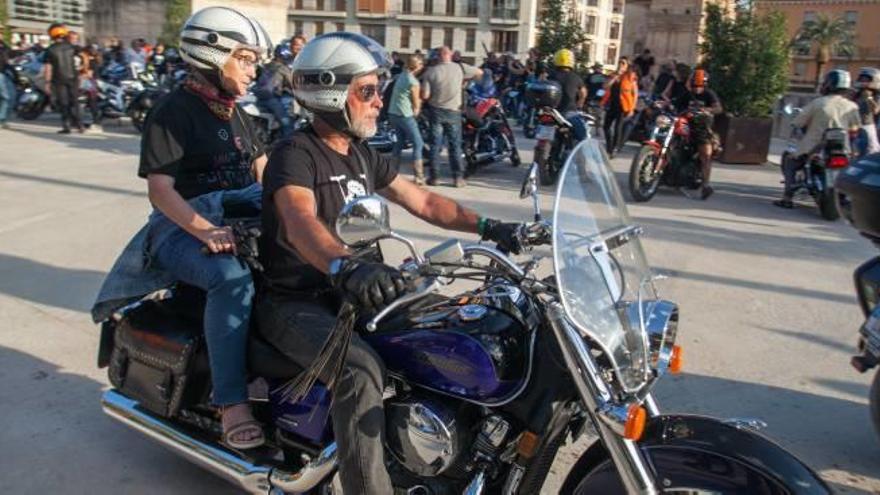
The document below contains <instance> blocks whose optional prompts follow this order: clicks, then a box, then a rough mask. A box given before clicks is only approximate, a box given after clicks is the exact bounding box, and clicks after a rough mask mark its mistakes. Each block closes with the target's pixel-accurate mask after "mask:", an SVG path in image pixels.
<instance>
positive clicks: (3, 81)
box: [0, 72, 15, 124]
mask: <svg viewBox="0 0 880 495" xmlns="http://www.w3.org/2000/svg"><path fill="white" fill-rule="evenodd" d="M13 108H15V84H14V83H13V82H12V79H10V78H9V76H8V75H6V74H5V73H3V72H0V124H2V123H5V122H6V121H7V120H9V112H11V111H12V109H13Z"/></svg>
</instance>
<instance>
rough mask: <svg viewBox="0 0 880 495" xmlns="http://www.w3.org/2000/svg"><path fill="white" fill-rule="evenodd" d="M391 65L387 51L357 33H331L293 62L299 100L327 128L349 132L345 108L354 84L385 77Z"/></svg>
mask: <svg viewBox="0 0 880 495" xmlns="http://www.w3.org/2000/svg"><path fill="white" fill-rule="evenodd" d="M391 65H392V62H391V58H390V57H389V56H388V53H387V52H386V51H385V48H384V47H383V46H382V45H380V44H379V43H377V42H376V41H375V40H373V39H371V38H368V37H366V36H364V35H362V34H357V33H345V32H337V33H328V34H324V35H322V36H318V37H317V38H315V39H313V40H312V41H309V42H308V43H306V45H305V46H304V47H303V49H302V51H301V52H300V53H299V55H297V57H296V59H295V60H294V61H293V66H292V68H293V86H294V96H295V98H296V100H297V101H298V102H299V103H300V105H302V106H303V107H305V108H306V109H308V110H311V111H312V112H314V113H315V114H316V115H318V116H319V117H321V118H322V119H323V120H324V121H326V122H327V123H328V124H330V125H332V126H334V127H336V128H338V129H339V130H341V131H348V130H349V129H348V127H349V125H350V121H349V118H348V111H347V108H346V105H345V102H346V100H347V99H348V90H349V86H350V84H351V82H352V81H353V80H355V79H356V78H358V77H361V76H364V75H367V74H373V73H376V74H379V75H382V74H384V73H385V72H386V71H387V70H388V69H389V68H390V67H391Z"/></svg>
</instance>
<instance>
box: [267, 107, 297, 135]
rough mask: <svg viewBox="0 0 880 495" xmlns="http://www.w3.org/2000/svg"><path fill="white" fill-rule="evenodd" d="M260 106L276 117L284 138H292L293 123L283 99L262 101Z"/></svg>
mask: <svg viewBox="0 0 880 495" xmlns="http://www.w3.org/2000/svg"><path fill="white" fill-rule="evenodd" d="M259 105H260V106H262V107H263V108H265V109H266V110H268V111H269V112H270V113H271V114H272V115H273V116H274V117H275V120H277V121H278V123H279V124H281V136H282V137H287V136H290V135H291V134H292V133H293V122H291V120H290V115H289V114H288V112H287V108H285V107H284V102H283V101H282V100H281V98H265V99H260V100H259Z"/></svg>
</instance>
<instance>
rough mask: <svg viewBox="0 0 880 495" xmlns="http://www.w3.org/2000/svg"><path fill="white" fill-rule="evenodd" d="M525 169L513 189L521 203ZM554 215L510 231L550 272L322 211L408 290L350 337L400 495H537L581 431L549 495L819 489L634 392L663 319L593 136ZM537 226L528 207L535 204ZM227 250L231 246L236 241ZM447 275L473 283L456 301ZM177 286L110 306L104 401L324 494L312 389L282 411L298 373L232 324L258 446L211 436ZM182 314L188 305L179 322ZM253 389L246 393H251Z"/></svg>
mask: <svg viewBox="0 0 880 495" xmlns="http://www.w3.org/2000/svg"><path fill="white" fill-rule="evenodd" d="M537 175H538V172H537V166H533V167H532V169H531V171H530V173H529V175H528V177H527V179H526V181H525V183H524V185H523V191H522V194H521V196H528V195H529V194H531V195H532V199H533V201H534V204H535V205H537V203H538V200H537V184H536V183H537ZM559 181H560V184H559V187H558V193H557V197H556V202H555V205H556V206H555V211H554V212H553V217H552V218H553V221H552V226H551V225H550V224H549V223H547V222H544V221H538V222H535V223H532V224H529V225H528V227H525V228H523V229H522V230H521V232H520V236H521V238H522V240H523V242H524V244H526V245H529V246H536V245H541V244H547V243H551V244H552V250H553V258H552V259H553V260H554V267H553V275H551V276H549V277H543V276H538V275H537V274H536V270H537V269H538V268H539V265H540V259H539V258H537V257H534V258H531V259H529V260H528V261H527V262H525V263H519V262H517V261H515V260H514V259H512V258H510V257H509V256H507V255H505V254H504V253H502V252H500V251H498V250H497V249H493V248H491V247H489V246H485V245H467V246H465V245H462V243H461V242H460V241H457V240H454V239H451V240H448V241H446V242H444V243H442V244H440V245H438V246H436V247H434V248H432V249H430V250H429V251H427V252H425V253H424V254H420V253H419V252H417V250H416V249H415V247H414V245H413V243H412V242H411V241H409V240H406V239H402V238H401V236H399V235H398V234H396V233H394V232H393V231H392V230H391V229H390V227H389V221H390V220H389V209H388V206H387V204H386V203H385V202H384V200H382V199H381V198H380V197H378V196H375V195H371V196H363V197H359V198H356V199H354V200H353V201H351V202H349V203H348V204H347V205H346V206H345V207H344V209H343V211H342V213H341V214H340V217H339V221H338V222H337V224H336V232H337V234H338V236H339V238H340V239H342V240H343V241H344V242H345V243H346V244H348V245H349V246H351V247H352V248H353V249H359V248H362V247H364V246H367V245H370V244H373V243H375V242H376V241H377V240H379V239H387V238H395V239H398V240H403V242H405V243H406V244H407V246H409V248H410V250H411V253H412V258H411V260H408V261H406V262H405V263H404V265H403V266H402V267H401V269H402V270H403V272H404V273H405V275H406V277H407V279H408V280H409V283H410V285H411V289H412V290H411V292H409V293H408V294H406V295H404V296H403V297H401V298H400V299H398V300H397V301H395V302H394V303H392V304H391V305H390V306H388V307H387V308H385V309H383V310H382V311H380V312H379V313H377V314H371V315H361V316H362V317H363V319H364V320H366V324H365V325H364V326H363V327H359V328H360V332H359V333H360V335H361V337H362V338H363V339H365V340H366V341H367V342H368V343H369V344H370V345H371V347H372V348H373V349H375V351H376V352H377V353H378V355H379V356H381V357H382V358H383V361H384V362H385V364H386V366H387V368H388V372H389V374H388V375H389V387H388V390H387V394H386V399H385V407H384V411H385V415H386V427H385V432H386V433H385V440H386V443H385V444H386V448H387V452H386V457H385V458H386V460H387V464H388V469H389V473H390V474H391V477H392V480H393V482H394V484H395V486H397V487H398V488H399V489H400V490H401V491H402V492H406V493H418V494H436V495H439V494H447V493H465V494H483V493H504V494H529V495H530V494H535V493H540V491H541V487H542V485H543V483H544V481H545V479H546V477H547V474H548V472H549V470H550V467H551V466H552V464H553V461H554V458H555V456H556V453H557V452H558V450H559V448H560V447H561V446H562V445H563V444H564V443H565V441H566V439H567V438H568V437H569V436H570V437H571V439H572V440H578V439H580V438H582V437H583V436H584V435H595V436H594V437H590V438H596V439H597V440H596V441H594V442H593V444H592V445H591V446H590V447H589V448H588V449H587V450H586V452H585V453H584V454H583V455H582V456H581V457H580V459H579V460H578V461H577V462H576V463H575V465H574V466H573V467H572V468H571V470H570V471H569V472H568V474H567V475H566V478H565V481H564V483H563V486H562V489H561V493H564V494H571V493H573V494H594V493H595V494H618V493H640V494H656V493H660V492H664V493H696V492H700V493H779V494H782V493H791V494H807V493H809V494H826V493H830V490H829V488H828V487H827V486H826V485H825V483H824V482H823V481H822V480H821V479H820V478H819V476H818V475H817V474H816V473H814V472H813V471H812V470H811V469H810V468H809V467H808V466H806V465H805V464H804V463H802V462H801V461H800V460H798V459H797V458H795V457H794V456H793V455H791V454H789V453H788V452H786V451H785V450H784V449H782V448H781V447H779V446H778V445H776V444H775V443H773V442H772V441H770V440H768V439H767V438H765V437H763V436H761V435H759V434H756V433H754V432H752V431H750V430H749V429H748V428H745V427H742V426H741V425H739V426H738V425H737V424H729V423H726V422H723V421H719V420H717V419H713V418H709V417H705V416H691V415H683V414H676V415H662V414H661V413H660V410H659V407H658V405H657V403H656V401H655V400H654V399H653V396H652V394H651V391H652V389H653V387H654V386H655V384H656V383H657V381H658V380H659V379H660V378H661V377H662V376H664V375H665V374H666V373H667V372H677V371H678V370H679V369H680V366H681V349H680V348H679V347H678V346H677V344H676V333H677V330H678V322H679V313H678V307H677V305H676V304H675V303H673V302H670V301H666V300H662V299H660V298H659V296H658V294H657V292H656V290H655V288H654V284H653V275H652V273H651V271H650V269H649V267H648V265H647V262H646V260H645V255H644V251H643V249H642V247H641V244H640V240H639V237H640V235H641V233H642V229H641V228H640V227H638V226H636V225H633V224H631V221H630V217H629V216H628V215H627V213H626V207H625V205H624V203H623V200H622V198H621V195H620V192H619V190H618V189H617V186H616V182H615V180H614V177H613V174H612V172H611V169H610V166H609V165H608V163H607V161H606V158H605V155H604V153H603V152H602V150H601V145H600V144H599V143H597V142H595V141H592V140H588V141H585V142H584V143H582V144H580V145H579V146H578V147H577V148H576V149H575V150H574V151H573V152H572V153H571V155H570V158H569V160H568V162H567V164H566V165H565V166H564V167H563V169H562V171H561V173H560V176H559ZM536 217H537V218H540V211H539V210H537V209H536ZM239 252H240V253H241V252H243V250H239ZM460 280H474V281H477V283H479V284H480V285H479V286H478V287H477V288H476V289H473V290H470V291H467V292H464V293H462V294H458V295H456V296H454V297H451V298H450V297H446V296H440V295H438V294H437V291H438V290H439V289H440V288H442V287H444V286H446V285H447V284H450V283H453V282H454V281H460ZM181 297H182V296H181V295H180V291H179V289H178V291H175V293H174V294H173V295H172V296H171V297H170V298H166V299H160V300H155V299H150V300H145V301H142V302H141V303H139V304H137V305H133V306H130V307H128V308H126V309H124V310H123V311H122V312H121V313H120V314H118V315H117V316H116V317H114V318H112V319H109V320H107V321H105V322H103V324H102V336H101V346H100V350H99V364H100V365H102V366H107V365H109V376H110V381H111V383H112V384H113V388H112V389H110V390H108V391H106V392H105V393H104V395H103V398H102V406H103V409H104V411H105V412H106V413H107V414H108V415H110V416H111V417H113V418H114V419H116V420H118V421H120V422H122V423H123V424H125V425H126V426H128V427H130V428H132V429H134V430H137V431H140V432H142V433H144V434H145V435H147V436H148V437H150V438H152V439H154V440H156V441H158V442H160V443H161V444H163V445H164V446H166V447H168V448H169V449H171V450H172V451H174V452H175V453H177V454H180V455H182V456H183V457H185V458H187V459H188V460H190V461H193V462H195V463H197V464H199V465H200V466H202V467H204V468H206V469H208V470H210V471H211V472H213V473H214V474H216V475H218V476H222V477H224V478H226V479H228V480H230V481H232V482H234V483H236V484H237V485H238V486H239V487H240V488H242V489H244V490H246V491H248V492H250V493H273V494H278V493H303V492H309V491H311V490H316V493H327V492H329V491H332V489H331V488H329V486H330V483H331V478H332V475H333V473H334V471H335V470H336V467H337V453H336V444H335V442H334V440H333V433H332V431H330V429H329V424H330V421H329V408H330V398H329V394H328V392H327V390H326V389H325V388H324V387H323V386H321V385H320V384H318V385H316V386H314V387H313V388H312V389H311V391H310V392H309V393H308V394H307V396H306V397H305V398H304V399H302V400H301V401H299V402H297V403H291V402H290V401H289V400H288V399H287V398H286V397H285V394H284V390H285V385H286V384H288V383H289V381H290V380H291V379H294V378H295V377H296V376H297V375H298V373H300V371H301V370H300V369H299V368H298V367H297V366H296V365H294V364H293V363H291V362H290V361H288V360H287V359H286V358H285V357H284V356H283V355H282V354H281V353H280V352H279V351H278V350H276V349H275V348H273V347H272V346H271V345H269V344H268V343H267V342H266V341H264V340H262V338H261V337H260V336H259V331H258V330H257V329H255V330H254V331H252V332H251V333H250V346H249V359H248V363H249V367H250V372H251V378H252V379H253V382H252V384H257V383H261V384H263V385H264V387H262V388H263V392H262V393H260V392H258V389H260V388H261V387H257V386H253V387H252V390H253V391H254V392H253V393H254V394H255V396H254V397H252V400H251V404H252V406H253V408H254V411H255V414H256V416H257V417H258V418H259V419H260V420H261V421H262V422H263V424H264V428H265V430H266V433H267V435H266V436H267V439H268V440H267V445H266V446H265V447H263V448H261V449H260V450H258V451H256V452H251V451H248V452H238V451H234V450H230V449H228V448H226V447H224V446H223V445H222V444H221V443H220V441H219V438H220V425H219V421H218V419H217V417H218V415H217V410H216V408H214V407H213V406H211V405H210V401H209V394H210V390H209V384H210V379H209V376H208V367H207V354H206V351H205V349H204V344H203V342H202V337H201V329H200V322H199V321H198V319H195V320H193V319H189V318H190V317H188V316H186V315H187V314H198V307H193V306H192V305H188V304H187V303H182V301H180V298H181ZM180 308H187V309H188V310H189V311H188V312H186V313H182V312H181V309H180ZM257 394H259V395H258V396H257Z"/></svg>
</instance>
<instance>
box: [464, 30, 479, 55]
mask: <svg viewBox="0 0 880 495" xmlns="http://www.w3.org/2000/svg"><path fill="white" fill-rule="evenodd" d="M476 50H477V30H476V29H468V30H467V31H466V32H465V38H464V51H466V52H474V51H476Z"/></svg>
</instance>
